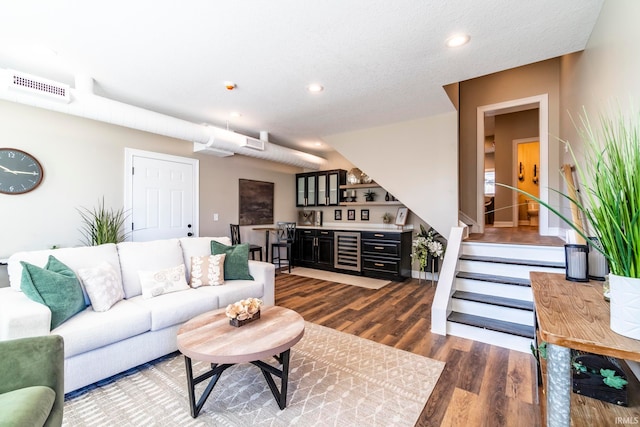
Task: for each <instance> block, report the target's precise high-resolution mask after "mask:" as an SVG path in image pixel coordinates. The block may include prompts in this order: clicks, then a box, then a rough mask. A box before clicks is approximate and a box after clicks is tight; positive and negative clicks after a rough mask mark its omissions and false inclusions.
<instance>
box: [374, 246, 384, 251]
mask: <svg viewBox="0 0 640 427" xmlns="http://www.w3.org/2000/svg"><path fill="white" fill-rule="evenodd" d="M373 249H377V250H379V251H382V250H384V248H383V247H382V246H374V247H373Z"/></svg>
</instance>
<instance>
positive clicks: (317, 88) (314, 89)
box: [307, 83, 324, 93]
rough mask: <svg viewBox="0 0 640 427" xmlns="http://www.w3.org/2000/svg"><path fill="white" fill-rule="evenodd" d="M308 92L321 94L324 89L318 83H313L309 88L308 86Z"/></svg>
mask: <svg viewBox="0 0 640 427" xmlns="http://www.w3.org/2000/svg"><path fill="white" fill-rule="evenodd" d="M307 90H308V91H309V92H311V93H319V92H322V91H323V90H324V88H323V87H322V86H321V85H319V84H317V83H312V84H310V85H309V86H307Z"/></svg>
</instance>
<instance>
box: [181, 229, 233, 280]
mask: <svg viewBox="0 0 640 427" xmlns="http://www.w3.org/2000/svg"><path fill="white" fill-rule="evenodd" d="M212 240H215V241H216V242H219V243H222V244H223V245H227V246H231V239H230V238H228V237H183V238H181V239H180V246H181V247H182V253H183V256H184V265H186V266H187V282H190V281H191V258H192V257H194V256H203V255H211V241H212Z"/></svg>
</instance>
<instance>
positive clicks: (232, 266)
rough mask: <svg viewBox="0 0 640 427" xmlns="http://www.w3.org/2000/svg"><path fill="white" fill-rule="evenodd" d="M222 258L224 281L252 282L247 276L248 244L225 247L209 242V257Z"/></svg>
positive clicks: (250, 277)
mask: <svg viewBox="0 0 640 427" xmlns="http://www.w3.org/2000/svg"><path fill="white" fill-rule="evenodd" d="M222 254H225V255H226V256H225V257H224V280H253V277H252V276H251V275H250V274H249V244H248V243H242V244H240V245H234V246H227V245H223V244H222V243H219V242H216V241H215V240H212V241H211V255H222Z"/></svg>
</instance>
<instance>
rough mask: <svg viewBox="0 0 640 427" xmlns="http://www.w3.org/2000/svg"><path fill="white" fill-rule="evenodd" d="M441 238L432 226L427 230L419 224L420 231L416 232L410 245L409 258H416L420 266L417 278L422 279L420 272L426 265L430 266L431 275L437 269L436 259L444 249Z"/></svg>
mask: <svg viewBox="0 0 640 427" xmlns="http://www.w3.org/2000/svg"><path fill="white" fill-rule="evenodd" d="M442 240H443V238H442V235H441V234H440V233H438V232H437V231H436V230H434V229H433V228H432V227H429V230H427V229H425V228H424V226H423V225H422V224H420V232H419V233H417V234H416V237H415V238H414V239H413V243H412V245H411V248H412V251H411V259H413V260H414V261H415V260H418V266H419V267H420V273H419V276H418V279H419V280H422V273H424V272H425V270H426V267H427V266H430V267H431V274H432V275H433V274H434V273H435V272H436V271H438V268H437V266H438V260H439V259H440V258H442V257H443V256H444V251H445V245H444V243H443V241H442Z"/></svg>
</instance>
